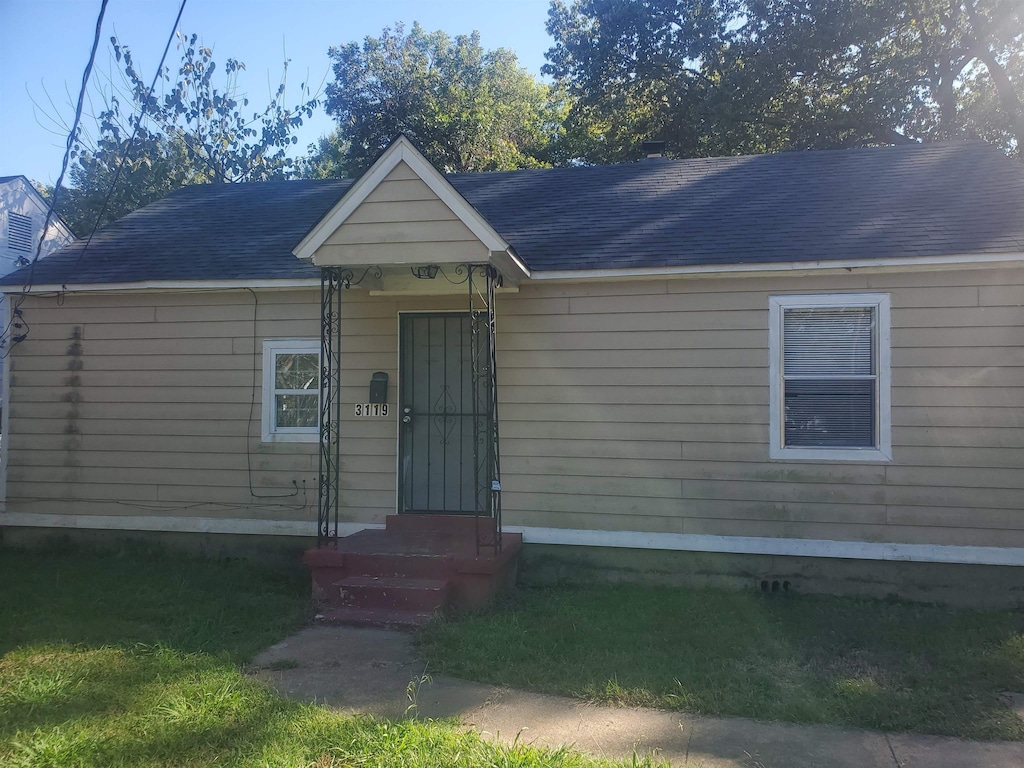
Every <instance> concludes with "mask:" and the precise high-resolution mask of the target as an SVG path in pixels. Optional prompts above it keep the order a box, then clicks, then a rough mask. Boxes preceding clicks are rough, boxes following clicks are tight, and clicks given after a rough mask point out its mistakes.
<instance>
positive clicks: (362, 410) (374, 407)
mask: <svg viewBox="0 0 1024 768" xmlns="http://www.w3.org/2000/svg"><path fill="white" fill-rule="evenodd" d="M387 415H388V404H387V403H356V416H359V417H362V416H387Z"/></svg>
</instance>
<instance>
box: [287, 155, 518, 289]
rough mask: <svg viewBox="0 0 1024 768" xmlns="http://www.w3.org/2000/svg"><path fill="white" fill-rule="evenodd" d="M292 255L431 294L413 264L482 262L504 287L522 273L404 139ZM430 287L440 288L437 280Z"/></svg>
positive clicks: (488, 228)
mask: <svg viewBox="0 0 1024 768" xmlns="http://www.w3.org/2000/svg"><path fill="white" fill-rule="evenodd" d="M292 252H293V253H294V254H295V255H296V256H297V257H298V258H300V259H303V260H306V261H308V262H310V263H311V264H313V265H315V266H318V267H345V268H350V269H353V270H359V269H366V268H368V267H376V268H379V270H380V272H381V278H380V280H379V283H378V285H376V286H374V287H377V288H378V289H380V290H385V291H391V290H398V291H404V290H409V289H410V288H411V287H419V288H422V289H424V292H431V293H433V292H438V291H437V290H436V289H435V290H429V289H427V286H426V284H425V282H424V281H417V280H416V279H415V277H414V276H413V272H414V271H415V270H416V268H417V267H428V266H429V267H432V268H433V267H437V268H438V269H439V270H442V271H444V270H445V269H446V268H447V269H448V270H454V269H456V268H457V267H458V265H464V264H489V265H491V266H492V267H494V268H495V269H496V270H497V271H498V273H499V274H500V275H501V276H502V278H503V279H504V282H505V283H506V284H511V285H515V284H517V283H518V281H519V280H520V279H521V278H524V277H529V274H530V270H529V269H528V268H527V266H526V265H525V264H524V263H523V261H522V260H521V259H519V257H518V256H517V255H516V253H515V251H514V249H513V248H512V246H511V245H509V243H508V242H507V241H506V240H505V239H504V238H503V237H502V236H501V235H500V234H499V233H498V232H497V230H495V228H494V227H493V226H492V225H491V223H490V222H489V221H488V220H487V219H486V218H484V216H483V215H481V214H480V212H479V211H477V210H476V208H474V207H473V206H472V205H471V204H470V203H469V202H468V201H467V200H466V199H465V198H464V197H463V196H462V195H461V194H460V193H459V192H458V190H456V189H455V187H453V186H452V184H451V183H450V182H449V181H448V179H446V178H445V177H444V176H443V175H442V174H441V173H440V172H439V171H438V170H437V169H436V168H434V166H433V165H431V164H430V162H429V161H428V160H427V159H426V158H425V157H424V156H423V155H422V154H421V153H420V152H419V150H417V149H416V147H415V146H413V143H412V142H411V141H410V140H409V139H408V138H407V137H406V136H404V135H400V136H399V137H398V138H397V139H395V140H394V141H393V142H392V143H391V144H390V145H389V146H388V148H387V149H385V150H384V152H383V153H381V155H380V157H378V158H377V160H376V161H375V162H374V163H373V165H371V166H370V168H368V169H367V171H366V172H365V173H364V174H363V175H362V176H360V177H359V178H358V179H357V180H356V181H355V182H354V183H353V184H352V186H351V187H349V189H348V190H347V191H346V193H345V194H344V195H343V196H342V197H341V199H340V200H339V201H338V202H337V204H335V206H334V207H333V208H331V210H330V211H328V212H327V213H326V214H325V215H324V216H323V217H322V218H321V219H320V220H319V221H318V222H317V223H316V225H314V226H313V228H312V229H311V230H310V231H309V232H308V233H307V235H306V236H305V237H304V238H303V239H302V241H301V242H299V244H298V245H297V246H296V247H295V249H294V250H293V251H292ZM410 281H411V282H410ZM416 283H420V285H419V286H416ZM431 285H432V286H436V288H439V289H443V281H438V282H437V283H432V284H431Z"/></svg>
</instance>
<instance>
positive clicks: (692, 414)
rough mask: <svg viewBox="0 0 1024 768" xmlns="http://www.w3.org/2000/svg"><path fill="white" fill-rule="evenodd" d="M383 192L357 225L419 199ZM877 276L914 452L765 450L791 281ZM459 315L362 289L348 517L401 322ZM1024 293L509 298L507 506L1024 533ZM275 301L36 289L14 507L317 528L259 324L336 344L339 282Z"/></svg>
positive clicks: (351, 307) (605, 285)
mask: <svg viewBox="0 0 1024 768" xmlns="http://www.w3.org/2000/svg"><path fill="white" fill-rule="evenodd" d="M395 181H396V182H400V183H401V184H400V186H401V188H402V189H405V190H407V191H408V190H411V189H413V188H414V187H415V184H409V183H408V182H410V181H412V180H410V179H403V178H398V179H396V180H395ZM409 194H422V190H420V191H419V192H410V193H409ZM388 195H389V196H390V197H396V196H398V195H399V192H398V191H397V189H396V190H394V191H392V192H389V193H388ZM421 202H427V203H431V204H433V203H432V202H431V201H430V200H425V201H421ZM378 204H380V205H383V206H384V207H379V208H371V209H367V211H366V212H365V213H364V212H363V209H362V208H361V209H360V211H358V212H357V213H359V216H360V220H361V221H363V220H365V222H366V223H373V222H374V221H387V220H388V219H387V217H388V216H395V215H398V214H395V213H394V212H389V211H390V209H389V208H387V205H389V204H390V201H389V200H387V199H386V200H384V201H382V202H381V203H376V202H375V203H374V205H378ZM440 213H442V214H443V211H442V212H440ZM422 215H423V216H424V217H425V220H431V221H437V220H441V219H442V217H441V216H440V215H439V211H438V210H437V209H436V207H435V208H434V209H433V210H428V209H427V208H424V209H423V212H422ZM858 291H881V292H886V293H889V294H890V295H891V300H892V338H893V344H892V363H893V370H892V402H893V407H892V423H893V461H892V462H889V463H847V462H842V463H824V462H786V461H769V460H768V435H769V423H768V422H769V418H768V363H769V360H768V348H767V347H768V298H769V296H771V295H776V294H791V293H819V292H858ZM463 306H464V299H463V298H462V297H432V298H395V297H373V296H370V295H369V294H368V293H367V292H366V291H362V290H353V291H350V292H348V293H346V294H345V303H344V308H343V329H344V341H343V348H342V366H343V371H342V397H343V401H344V406H343V408H342V417H343V421H342V435H343V457H342V460H343V479H342V517H343V519H345V520H351V521H359V522H380V521H381V520H382V519H383V517H384V516H385V515H387V514H390V513H393V512H394V510H395V508H396V501H397V500H396V478H395V472H396V463H397V457H396V452H397V408H396V409H394V411H393V415H392V417H389V418H387V419H356V418H355V417H354V416H353V415H352V412H353V409H352V405H353V404H354V403H356V402H362V401H365V400H366V397H367V388H368V384H369V381H370V376H371V375H372V373H373V372H375V371H386V372H388V373H389V375H390V384H391V389H390V393H389V401H390V402H391V403H395V402H396V400H397V391H398V387H397V385H398V373H399V372H398V370H397V360H398V315H399V313H400V312H402V311H430V310H459V309H462V307H463ZM1022 307H1024V270H1019V269H1018V270H1005V269H1004V270H963V271H939V272H916V273H913V274H911V273H891V274H873V275H858V274H850V275H842V276H834V277H778V278H770V279H765V278H741V279H730V280H722V279H678V280H652V281H645V282H593V283H578V284H567V283H557V284H544V283H527V284H524V285H523V286H521V289H520V292H519V293H518V294H503V295H501V296H500V297H499V299H498V329H499V330H498V366H499V374H498V376H499V387H500V417H501V429H502V459H503V470H504V475H503V478H502V479H503V488H504V494H503V499H504V509H505V519H506V522H507V523H508V524H510V525H528V526H553V527H563V528H592V529H603V530H642V531H655V532H674V533H694V534H715V535H741V536H777V537H796V538H822V539H838V540H863V541H893V542H909V543H932V544H970V545H987V546H1024V308H1022ZM253 310H254V307H253V302H252V296H251V295H250V294H249V293H247V292H230V293H228V292H222V293H207V294H178V295H170V294H151V295H141V294H140V295H135V296H115V295H109V296H88V297H84V296H69V297H67V299H66V301H65V304H64V306H63V307H58V306H56V303H55V302H54V301H53V300H50V299H46V300H38V299H32V300H30V302H29V303H28V304H27V305H26V311H27V312H29V313H30V314H29V318H30V322H31V324H32V333H31V336H30V338H29V340H28V341H27V342H25V343H24V344H21V345H19V346H18V347H17V348H16V349H15V353H14V355H13V356H12V365H13V392H14V397H13V399H12V403H11V406H10V409H11V410H10V416H11V421H10V431H11V437H10V439H11V443H10V446H11V466H10V482H9V493H8V498H9V502H8V509H12V510H18V511H45V512H53V513H69V514H73V513H81V514H154V515H181V516H190V515H191V516H203V517H215V516H220V517H240V516H244V517H263V518H266V519H282V520H309V521H310V525H311V527H312V524H313V523H312V521H313V520H314V519H315V505H316V494H315V488H316V470H317V454H316V446H315V445H312V444H294V443H293V444H274V445H265V444H262V443H261V442H260V421H259V420H260V403H259V399H260V391H259V387H258V386H257V388H256V403H255V406H254V407H252V402H251V398H252V384H253V381H254V379H253V375H254V371H255V372H256V376H257V378H256V383H257V385H258V383H259V380H258V368H259V359H258V358H259V355H258V353H259V351H260V349H261V341H262V339H263V338H264V337H289V336H304V337H315V336H316V335H317V334H318V331H319V324H318V318H317V312H318V297H317V296H316V295H315V294H314V293H312V292H279V293H260V302H259V306H258V309H257V314H256V322H255V326H254V325H253ZM254 335H255V345H254V343H253V339H254ZM254 352H255V353H256V354H255V356H254ZM250 408H252V411H253V413H252V420H251V421H250V419H249V412H250ZM247 429H248V430H250V436H249V438H248V439H247V437H246V432H247ZM247 449H248V454H247ZM250 463H251V477H252V480H253V487H254V490H255V491H256V493H258V494H271V495H274V494H287V493H289V492H290V490H291V489H292V488H293V487H294V486H293V485H292V483H293V481H294V482H295V483H298V484H299V486H300V488H301V487H302V483H303V481H305V488H306V493H305V499H304V501H305V505H303V498H302V496H301V495H300V497H298V498H294V497H285V498H283V499H276V500H275V499H262V498H256V497H254V496H253V495H252V494H250V491H249V484H248V480H249V477H250V468H249V466H250Z"/></svg>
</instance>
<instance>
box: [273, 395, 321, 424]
mask: <svg viewBox="0 0 1024 768" xmlns="http://www.w3.org/2000/svg"><path fill="white" fill-rule="evenodd" d="M276 400H277V407H276V411H277V426H278V427H313V428H316V426H317V424H318V423H319V410H320V408H319V405H320V404H319V401H320V396H319V394H314V395H277V397H276Z"/></svg>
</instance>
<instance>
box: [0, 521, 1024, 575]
mask: <svg viewBox="0 0 1024 768" xmlns="http://www.w3.org/2000/svg"><path fill="white" fill-rule="evenodd" d="M2 526H9V527H26V528H81V529H92V530H114V531H168V532H177V533H227V534H253V535H264V536H308V537H310V538H312V537H313V536H315V535H316V524H315V522H313V521H308V522H307V521H295V520H256V519H220V518H209V517H170V516H164V517H157V516H151V515H46V514H34V513H29V512H0V527H2ZM383 527H384V526H383V525H381V524H379V523H339V524H338V534H339V535H341V536H346V535H348V534H350V533H356V532H358V531H361V530H365V529H368V528H372V529H380V528H383ZM504 529H505V530H506V531H508V532H510V533H521V534H523V540H524V541H526V542H527V543H530V544H562V545H567V546H582V547H615V548H624V549H660V550H668V551H675V552H709V553H719V554H734V555H776V556H788V557H824V558H838V559H846V560H881V561H890V562H912V563H958V564H965V565H1016V566H1021V565H1024V547H975V546H960V545H949V544H897V543H884V542H870V541H832V540H828V539H783V538H772V537H767V536H712V535H703V534H693V533H651V532H646V531H590V530H581V529H576V528H539V527H534V526H518V525H509V526H505V528H504Z"/></svg>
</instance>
